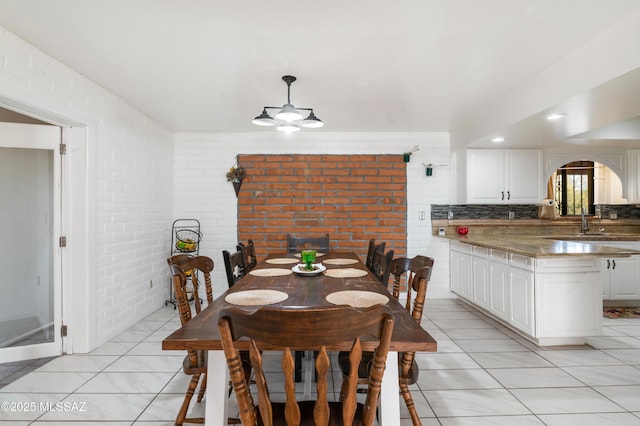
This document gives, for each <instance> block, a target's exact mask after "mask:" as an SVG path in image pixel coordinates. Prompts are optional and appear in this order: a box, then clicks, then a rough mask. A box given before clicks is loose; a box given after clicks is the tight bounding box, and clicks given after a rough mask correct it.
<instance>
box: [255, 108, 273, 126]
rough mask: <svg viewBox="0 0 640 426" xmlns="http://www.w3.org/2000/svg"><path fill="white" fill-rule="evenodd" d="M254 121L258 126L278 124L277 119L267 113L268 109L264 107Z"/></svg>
mask: <svg viewBox="0 0 640 426" xmlns="http://www.w3.org/2000/svg"><path fill="white" fill-rule="evenodd" d="M252 123H253V124H256V125H258V126H273V125H274V124H276V120H274V119H273V117H271V116H270V115H269V114H267V110H266V109H263V110H262V114H260V115H259V116H257V117H256V118H254V119H253V121H252Z"/></svg>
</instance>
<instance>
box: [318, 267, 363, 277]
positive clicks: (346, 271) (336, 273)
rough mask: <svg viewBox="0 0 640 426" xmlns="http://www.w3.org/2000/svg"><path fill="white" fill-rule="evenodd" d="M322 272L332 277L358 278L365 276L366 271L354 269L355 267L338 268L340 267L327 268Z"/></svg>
mask: <svg viewBox="0 0 640 426" xmlns="http://www.w3.org/2000/svg"><path fill="white" fill-rule="evenodd" d="M324 274H325V275H326V276H328V277H332V278H360V277H366V276H367V274H368V272H367V271H365V270H362V269H356V268H340V269H327V270H326V271H325V273H324Z"/></svg>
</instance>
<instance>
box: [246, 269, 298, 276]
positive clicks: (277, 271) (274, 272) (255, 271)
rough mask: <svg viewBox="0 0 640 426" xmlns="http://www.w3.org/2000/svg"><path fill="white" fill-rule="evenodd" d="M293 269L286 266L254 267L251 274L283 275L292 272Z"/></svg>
mask: <svg viewBox="0 0 640 426" xmlns="http://www.w3.org/2000/svg"><path fill="white" fill-rule="evenodd" d="M292 273H293V271H291V269H284V268H264V269H253V270H252V271H251V272H249V274H251V275H255V276H256V277H281V276H283V275H289V274H292Z"/></svg>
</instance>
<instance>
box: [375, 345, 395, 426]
mask: <svg viewBox="0 0 640 426" xmlns="http://www.w3.org/2000/svg"><path fill="white" fill-rule="evenodd" d="M398 424H400V386H399V385H398V352H391V351H389V353H388V354H387V364H386V367H385V370H384V376H382V388H381V389H380V425H384V426H388V425H398Z"/></svg>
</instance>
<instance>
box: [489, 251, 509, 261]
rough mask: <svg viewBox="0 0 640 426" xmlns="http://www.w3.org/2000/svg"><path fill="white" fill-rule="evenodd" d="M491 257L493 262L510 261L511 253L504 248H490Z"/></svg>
mask: <svg viewBox="0 0 640 426" xmlns="http://www.w3.org/2000/svg"><path fill="white" fill-rule="evenodd" d="M489 258H490V259H491V261H492V262H499V263H509V253H507V252H506V251H502V250H496V249H491V250H489Z"/></svg>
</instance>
